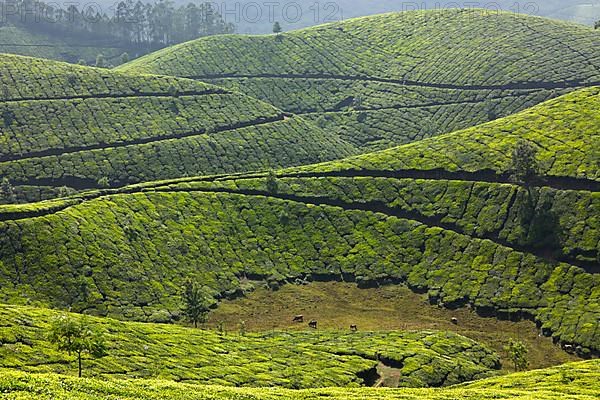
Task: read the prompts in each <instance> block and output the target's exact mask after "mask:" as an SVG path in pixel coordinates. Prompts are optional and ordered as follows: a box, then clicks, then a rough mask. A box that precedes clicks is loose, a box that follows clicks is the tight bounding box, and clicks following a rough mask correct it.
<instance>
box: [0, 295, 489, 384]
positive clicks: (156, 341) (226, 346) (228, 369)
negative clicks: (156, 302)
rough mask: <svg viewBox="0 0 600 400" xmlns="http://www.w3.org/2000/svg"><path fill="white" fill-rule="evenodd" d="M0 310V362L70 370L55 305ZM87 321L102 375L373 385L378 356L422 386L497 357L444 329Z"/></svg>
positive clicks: (90, 367) (454, 379)
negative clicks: (55, 326) (51, 339)
mask: <svg viewBox="0 0 600 400" xmlns="http://www.w3.org/2000/svg"><path fill="white" fill-rule="evenodd" d="M0 315H1V316H2V324H1V325H0V343H2V346H0V355H1V357H0V360H1V361H0V366H1V367H2V368H14V369H19V370H21V371H27V372H55V373H66V374H72V373H73V365H71V363H70V361H71V360H72V357H69V356H68V355H67V354H65V353H62V352H58V351H57V350H56V349H55V348H54V347H53V346H52V345H51V344H50V343H48V341H47V338H46V336H47V330H48V326H49V323H50V322H51V321H52V319H53V318H55V317H56V316H58V315H60V313H59V312H56V311H51V310H45V309H35V308H27V307H14V306H0ZM72 317H74V318H80V317H76V316H72ZM160 318H161V317H160V315H157V319H160ZM163 318H164V317H163ZM89 322H90V323H93V324H94V325H95V326H96V327H97V328H98V329H100V330H101V331H103V332H104V334H105V335H106V337H105V338H106V344H107V346H108V349H107V350H108V351H107V355H106V356H105V357H102V358H100V359H96V360H85V361H84V366H85V372H86V375H87V376H97V377H99V376H102V377H104V378H106V377H121V378H125V377H127V378H160V379H169V380H176V381H185V382H190V383H201V384H213V385H227V386H253V387H267V386H272V387H273V386H274V387H286V388H292V389H303V388H315V387H327V386H338V387H358V386H362V385H372V384H374V383H375V382H374V381H375V380H376V379H377V377H378V374H377V371H376V368H377V366H378V364H379V363H381V362H383V363H388V364H390V365H393V366H395V367H397V368H398V372H400V373H401V374H402V378H401V381H400V386H406V387H428V386H446V385H450V384H456V383H459V382H464V381H467V380H473V379H475V378H482V377H486V376H491V375H494V374H495V373H496V372H495V370H496V369H497V368H499V366H500V364H499V360H498V356H497V355H496V354H495V353H493V352H492V351H490V350H489V349H487V348H486V347H484V346H482V345H480V344H478V343H476V342H474V341H472V340H470V339H467V338H465V337H462V336H459V335H457V334H453V333H445V332H427V331H424V332H378V333H369V332H360V333H359V332H355V333H349V332H332V331H318V332H295V333H284V332H270V333H263V334H243V335H242V334H240V333H239V332H230V333H220V334H219V333H217V332H211V331H202V330H197V329H189V328H183V327H179V326H173V325H159V324H139V323H131V322H117V321H114V320H110V319H106V318H90V319H89ZM298 371H302V373H301V374H300V373H298Z"/></svg>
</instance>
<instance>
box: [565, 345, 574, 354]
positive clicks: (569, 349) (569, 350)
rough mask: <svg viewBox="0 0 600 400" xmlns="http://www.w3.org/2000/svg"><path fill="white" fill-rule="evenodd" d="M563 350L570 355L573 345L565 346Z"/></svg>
mask: <svg viewBox="0 0 600 400" xmlns="http://www.w3.org/2000/svg"><path fill="white" fill-rule="evenodd" d="M563 349H564V350H565V351H568V352H569V353H570V352H572V351H573V345H571V344H565V345H563Z"/></svg>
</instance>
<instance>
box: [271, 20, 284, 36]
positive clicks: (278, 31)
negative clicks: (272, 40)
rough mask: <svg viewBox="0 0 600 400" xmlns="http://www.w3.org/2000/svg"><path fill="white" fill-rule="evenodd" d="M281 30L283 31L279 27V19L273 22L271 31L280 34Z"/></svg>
mask: <svg viewBox="0 0 600 400" xmlns="http://www.w3.org/2000/svg"><path fill="white" fill-rule="evenodd" d="M281 32H283V29H281V24H280V23H279V21H276V22H275V23H274V24H273V33H276V34H280V33H281Z"/></svg>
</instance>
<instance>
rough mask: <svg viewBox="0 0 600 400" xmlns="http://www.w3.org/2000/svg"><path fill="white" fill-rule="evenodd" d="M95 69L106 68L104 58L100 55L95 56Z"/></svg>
mask: <svg viewBox="0 0 600 400" xmlns="http://www.w3.org/2000/svg"><path fill="white" fill-rule="evenodd" d="M95 66H96V67H98V68H104V67H106V60H105V59H104V56H103V55H102V54H98V55H97V56H96V64H95Z"/></svg>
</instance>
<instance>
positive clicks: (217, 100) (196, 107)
mask: <svg viewBox="0 0 600 400" xmlns="http://www.w3.org/2000/svg"><path fill="white" fill-rule="evenodd" d="M7 113H9V114H10V115H11V117H10V118H9V119H8V120H6V121H4V126H2V127H1V131H0V132H1V134H0V149H1V150H0V159H2V158H3V157H12V158H27V157H30V154H29V153H36V152H44V151H49V150H50V151H54V152H55V153H60V152H61V150H64V149H67V150H69V149H77V148H86V147H94V146H96V147H98V146H105V147H106V146H110V145H115V146H116V145H119V144H121V143H131V144H134V143H136V142H137V141H143V140H151V139H155V140H157V141H158V140H160V139H161V137H165V136H167V137H169V136H171V137H172V136H175V135H189V134H193V133H205V132H206V133H210V132H211V131H217V130H226V129H233V128H235V127H236V126H239V125H240V124H248V123H256V122H257V121H260V120H263V119H264V120H268V119H273V118H278V117H279V118H280V117H281V112H280V111H279V110H277V109H275V108H273V107H272V106H269V105H268V104H266V103H262V102H258V101H256V100H255V99H252V98H250V97H246V96H240V95H238V94H208V95H199V96H178V97H175V96H169V95H164V96H159V97H131V98H115V99H103V98H100V99H98V98H90V99H84V100H50V101H27V102H25V101H22V102H16V103H4V104H2V103H0V115H8V114H7ZM0 122H1V121H0Z"/></svg>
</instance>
